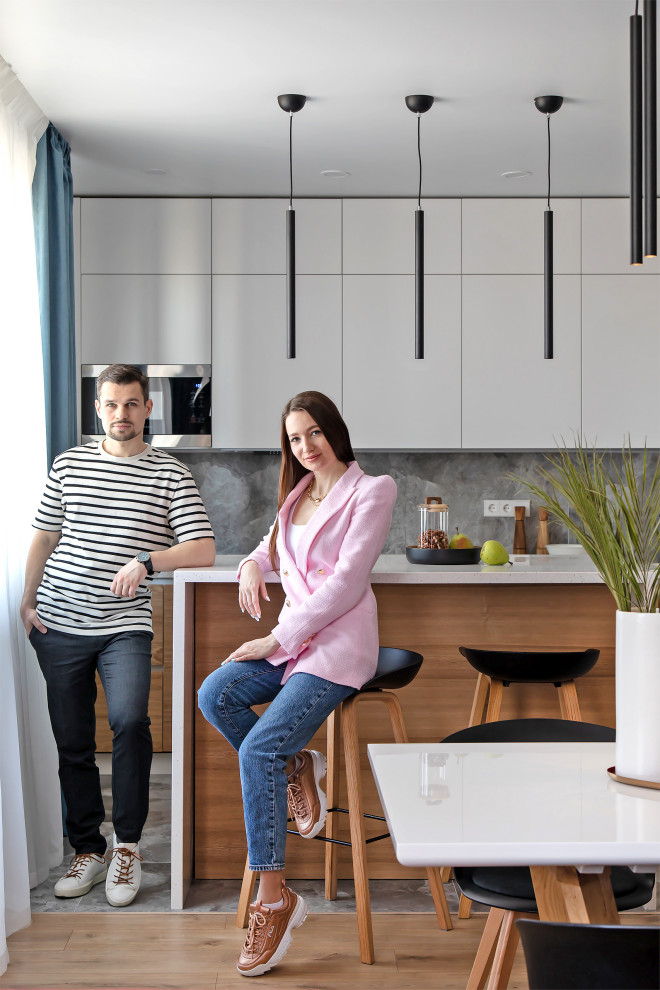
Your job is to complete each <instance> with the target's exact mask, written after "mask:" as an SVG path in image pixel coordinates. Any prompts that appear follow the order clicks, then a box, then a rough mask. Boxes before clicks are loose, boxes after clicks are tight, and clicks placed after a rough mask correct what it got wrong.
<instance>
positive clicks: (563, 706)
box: [458, 646, 600, 725]
mask: <svg viewBox="0 0 660 990" xmlns="http://www.w3.org/2000/svg"><path fill="white" fill-rule="evenodd" d="M458 649H459V653H462V654H463V656H464V657H465V659H466V660H467V661H468V663H470V664H471V666H473V667H474V669H475V670H476V671H478V674H479V676H478V678H477V686H476V688H475V692H474V698H473V700H472V711H471V712H470V722H469V724H470V725H478V724H480V723H481V722H484V721H486V722H495V721H497V719H498V718H499V715H500V708H501V707H502V692H503V689H504V688H505V687H508V686H509V684H554V686H555V687H556V688H557V693H558V695H559V708H560V710H561V717H562V718H565V719H574V720H575V721H577V722H579V721H580V719H581V715H580V704H579V702H578V696H577V691H576V690H575V681H576V679H577V678H578V677H584V675H585V674H587V673H588V672H589V671H590V670H591V668H592V667H593V666H594V665H595V664H596V661H597V660H598V657H599V656H600V651H599V650H583V651H582V652H579V653H554V652H534V653H513V652H511V651H510V650H473V649H471V648H470V647H467V646H459V648H458ZM486 699H488V707H487V709H486ZM484 709H486V711H485V718H484Z"/></svg>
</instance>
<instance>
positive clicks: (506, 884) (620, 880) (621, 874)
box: [454, 866, 655, 914]
mask: <svg viewBox="0 0 660 990" xmlns="http://www.w3.org/2000/svg"><path fill="white" fill-rule="evenodd" d="M611 876H612V890H613V892H614V900H615V901H616V906H617V910H618V911H627V910H629V909H630V908H636V907H641V906H642V904H646V903H647V902H648V901H650V899H651V894H652V893H653V885H654V883H655V874H654V873H633V872H632V870H631V869H629V868H628V867H627V866H613V867H612V874H611ZM454 879H455V881H456V883H457V884H458V886H459V887H460V888H461V890H462V892H463V893H464V894H465V896H466V897H469V898H470V900H471V901H478V902H479V903H480V904H487V905H488V906H489V907H495V908H502V910H504V911H524V912H527V913H529V914H532V913H535V912H536V911H537V910H538V908H537V906H536V898H535V896H534V885H533V884H532V874H531V873H530V871H529V867H527V866H455V867H454Z"/></svg>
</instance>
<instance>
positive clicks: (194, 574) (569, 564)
mask: <svg viewBox="0 0 660 990" xmlns="http://www.w3.org/2000/svg"><path fill="white" fill-rule="evenodd" d="M242 559H243V558H242V555H241V554H234V555H224V556H218V557H216V559H215V565H214V566H213V567H197V568H192V567H191V568H179V570H177V571H175V572H174V583H175V586H176V585H179V584H185V583H188V582H199V583H214V584H217V583H233V582H234V581H235V580H236V568H237V566H238V563H239V561H240V560H242ZM511 560H512V561H513V563H512V564H511V565H509V564H503V565H502V566H500V567H488V566H486V565H485V564H466V565H455V564H454V565H447V566H434V565H430V566H429V565H424V564H409V563H408V561H407V560H406V557H405V555H404V554H384V555H382V556H380V557H379V558H378V560H377V561H376V565H375V567H374V569H373V571H372V573H371V583H372V584H602V579H601V577H600V575H599V574H598V572H597V571H596V568H595V567H594V565H593V563H592V562H591V560H590V559H589V558H588V557H587V555H586V554H584V553H582V554H576V556H574V557H565V556H562V557H546V556H536V555H528V556H527V555H526V556H523V555H520V556H512V557H511ZM161 577H165V575H164V574H162V575H161ZM266 581H267V582H272V583H276V584H279V577H278V576H277V574H274V573H273V572H269V573H268V574H266Z"/></svg>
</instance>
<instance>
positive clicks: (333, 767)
mask: <svg viewBox="0 0 660 990" xmlns="http://www.w3.org/2000/svg"><path fill="white" fill-rule="evenodd" d="M326 731H327V754H328V773H327V777H326V796H327V799H328V808H334V807H336V806H337V805H338V803H339V766H340V763H339V761H340V752H341V705H339V706H338V707H337V708H335V710H334V712H333V713H332V715H330V716H329V718H328V720H327V723H326ZM325 834H326V838H328V839H336V838H337V837H338V835H339V816H338V815H336V814H333V815H328V817H327V819H326V825H325ZM337 860H338V846H337V845H335V843H334V842H326V844H325V899H326V901H334V900H336V898H337Z"/></svg>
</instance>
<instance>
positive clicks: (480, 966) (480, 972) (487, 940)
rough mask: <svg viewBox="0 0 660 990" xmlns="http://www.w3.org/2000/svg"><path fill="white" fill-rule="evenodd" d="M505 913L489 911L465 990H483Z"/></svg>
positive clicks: (499, 909) (498, 910) (496, 910)
mask: <svg viewBox="0 0 660 990" xmlns="http://www.w3.org/2000/svg"><path fill="white" fill-rule="evenodd" d="M506 913H507V912H506V911H503V910H502V909H501V908H491V909H490V911H489V913H488V918H487V919H486V925H485V927H484V932H483V935H482V936H481V941H480V942H479V948H478V949H477V954H476V956H475V957H474V962H473V963H472V969H471V971H470V976H469V979H468V982H467V987H466V990H483V988H484V987H485V986H486V980H487V979H488V974H489V972H490V969H491V966H492V965H493V959H494V958H495V950H496V948H497V940H498V938H499V935H500V928H501V927H502V921H503V920H504V916H505V914H506Z"/></svg>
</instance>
